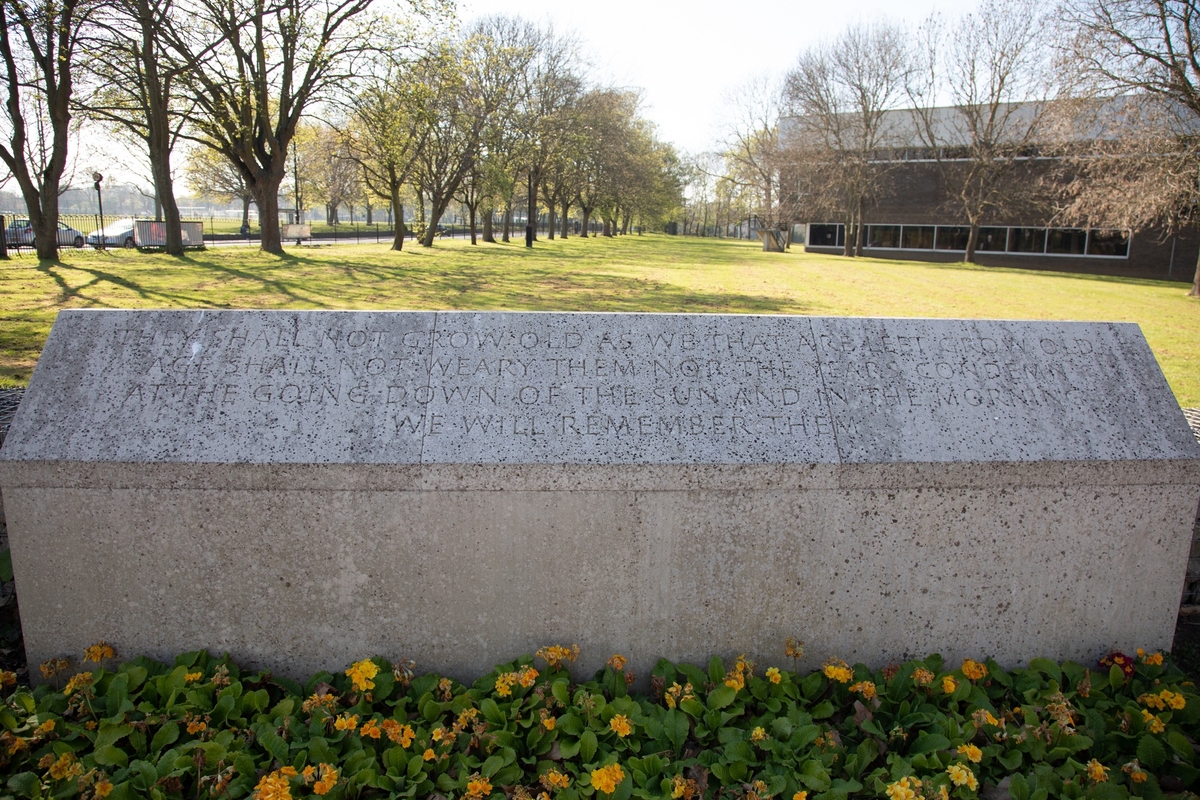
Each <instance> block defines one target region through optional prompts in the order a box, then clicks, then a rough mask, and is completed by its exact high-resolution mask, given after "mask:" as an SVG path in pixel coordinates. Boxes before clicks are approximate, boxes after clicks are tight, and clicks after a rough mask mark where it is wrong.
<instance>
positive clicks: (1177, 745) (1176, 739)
mask: <svg viewBox="0 0 1200 800" xmlns="http://www.w3.org/2000/svg"><path fill="white" fill-rule="evenodd" d="M1167 744H1169V745H1170V746H1171V749H1172V750H1174V751H1175V753H1176V755H1178V756H1179V757H1180V758H1181V759H1183V760H1184V761H1186V762H1187V763H1189V764H1190V763H1192V758H1193V757H1194V756H1195V754H1196V752H1195V750H1193V749H1192V743H1191V742H1189V741H1188V739H1187V737H1186V736H1184V735H1183V734H1181V733H1180V732H1179V731H1167Z"/></svg>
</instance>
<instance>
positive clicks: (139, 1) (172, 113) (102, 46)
mask: <svg viewBox="0 0 1200 800" xmlns="http://www.w3.org/2000/svg"><path fill="white" fill-rule="evenodd" d="M172 6H173V0H116V1H115V2H112V3H106V4H104V5H103V6H102V8H103V13H102V15H100V16H99V18H98V21H97V24H96V25H95V26H94V33H93V35H91V36H89V37H88V38H87V40H86V41H85V47H86V49H87V53H88V59H87V61H86V64H87V69H88V71H89V72H90V73H91V74H92V76H93V79H94V80H95V81H96V83H97V90H96V91H95V92H94V93H93V94H92V95H91V96H89V97H88V98H87V99H86V101H85V102H84V103H83V104H82V106H83V110H84V112H85V113H86V114H87V115H88V116H89V117H91V118H92V119H95V120H99V121H101V122H106V123H110V124H112V125H114V126H117V127H118V128H120V129H121V130H122V131H123V132H125V133H127V134H128V135H130V136H131V137H132V138H134V139H135V140H136V141H138V142H139V143H140V144H141V146H142V147H143V148H144V149H145V151H146V154H147V155H148V157H149V164H150V174H151V177H152V180H153V183H154V194H155V200H156V203H155V206H156V210H157V209H161V211H162V214H163V217H164V218H165V233H166V243H165V249H166V251H167V252H168V253H170V254H172V255H179V254H181V253H182V252H183V233H182V229H181V227H180V222H179V205H178V203H177V202H176V201H175V189H174V183H173V175H172V171H171V153H172V152H173V150H174V149H175V145H176V144H177V143H178V141H179V139H180V136H181V133H182V128H183V125H184V115H183V114H182V113H179V109H178V108H177V106H178V105H179V103H180V99H179V98H178V97H177V96H176V87H177V85H178V83H179V80H180V76H181V74H182V73H183V72H184V71H185V70H187V69H188V68H189V66H190V65H189V64H186V63H180V62H178V61H172V59H171V58H170V57H169V56H168V54H167V53H164V52H163V51H162V48H161V46H160V44H159V39H158V35H159V31H160V30H161V28H162V25H163V21H164V20H165V19H166V18H167V16H168V15H170V14H171V13H172Z"/></svg>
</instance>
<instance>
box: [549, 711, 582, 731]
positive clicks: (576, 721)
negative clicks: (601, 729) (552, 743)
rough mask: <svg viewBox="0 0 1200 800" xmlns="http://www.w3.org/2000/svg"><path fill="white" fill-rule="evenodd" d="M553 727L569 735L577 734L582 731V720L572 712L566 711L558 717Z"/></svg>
mask: <svg viewBox="0 0 1200 800" xmlns="http://www.w3.org/2000/svg"><path fill="white" fill-rule="evenodd" d="M554 727H555V728H557V729H559V730H561V731H562V732H563V733H565V734H567V735H569V736H578V735H580V734H581V733H583V720H581V719H580V718H579V717H577V716H576V715H574V714H571V713H567V714H563V715H562V716H561V717H559V718H558V722H557V723H556V724H555V726H554Z"/></svg>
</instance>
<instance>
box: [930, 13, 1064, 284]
mask: <svg viewBox="0 0 1200 800" xmlns="http://www.w3.org/2000/svg"><path fill="white" fill-rule="evenodd" d="M1049 23H1050V19H1049V17H1048V15H1047V13H1046V9H1045V5H1044V4H1043V3H1041V2H1039V0H983V1H982V2H981V3H980V5H979V8H978V9H977V10H976V11H974V12H971V13H968V14H965V15H964V16H963V17H962V18H961V19H957V20H955V21H954V22H953V24H952V25H950V26H949V28H947V27H946V26H944V25H943V24H942V23H941V21H940V20H939V19H938V18H937V17H930V18H929V20H927V21H926V23H925V24H924V25H923V26H922V28H921V30H920V31H919V35H918V37H917V38H918V41H919V42H920V43H921V45H922V47H921V48H919V49H918V50H917V52H916V53H915V54H914V60H915V62H916V65H915V68H914V69H913V70H912V71H911V72H910V73H909V80H908V83H907V89H908V95H909V97H910V99H911V100H912V104H913V110H912V118H913V123H914V126H915V128H916V139H917V142H916V143H917V144H919V145H920V146H921V147H922V148H923V150H924V152H923V155H925V156H927V157H929V158H931V159H932V160H933V161H934V162H935V163H936V164H937V169H938V171H939V173H940V175H941V178H942V181H943V182H944V184H945V186H946V188H947V191H948V192H949V193H951V194H952V195H953V198H954V199H953V201H952V203H951V204H950V205H951V206H953V211H955V212H959V213H961V214H962V215H963V216H964V217H966V220H967V222H968V224H969V225H970V234H969V235H968V238H967V243H966V254H965V255H964V257H963V260H964V261H966V262H972V263H973V262H974V261H975V249H976V247H977V246H978V244H979V228H980V225H981V224H982V223H983V221H984V220H985V219H986V218H987V217H988V216H989V215H992V216H1003V215H1004V214H1006V213H1012V212H1013V211H1014V210H1016V209H1019V208H1021V207H1022V206H1024V205H1026V204H1027V203H1028V202H1029V201H1030V199H1031V195H1030V191H1029V190H1031V189H1032V188H1033V187H1034V186H1035V185H1036V181H1034V180H1031V179H1030V176H1028V175H1023V174H1019V173H1020V170H1021V167H1022V166H1024V165H1025V164H1027V162H1028V158H1029V157H1030V156H1031V155H1034V154H1035V147H1036V146H1037V145H1038V144H1039V141H1040V140H1041V139H1042V138H1043V137H1045V135H1046V130H1045V122H1046V117H1047V111H1048V109H1049V107H1050V106H1049V103H1048V102H1047V100H1046V93H1047V87H1048V81H1047V76H1048V70H1047V66H1048V64H1047V53H1048V48H1047V47H1046V33H1045V31H1047V30H1048V29H1049ZM943 97H944V98H947V99H949V101H950V106H949V107H939V106H938V102H937V101H938V100H939V99H940V98H943Z"/></svg>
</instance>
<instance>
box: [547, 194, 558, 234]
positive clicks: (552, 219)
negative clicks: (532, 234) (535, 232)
mask: <svg viewBox="0 0 1200 800" xmlns="http://www.w3.org/2000/svg"><path fill="white" fill-rule="evenodd" d="M547 197H549V194H547ZM546 207H547V208H549V209H550V217H549V220H550V225H549V228H548V230H549V233H548V234H547V235H546V238H547V239H550V240H551V241H554V223H556V222H558V218H557V217H555V216H554V212H555V210H556V209H555V206H554V199H553V198H550V199H549V200H547V201H546Z"/></svg>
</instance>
